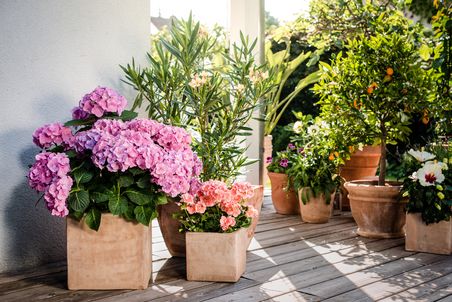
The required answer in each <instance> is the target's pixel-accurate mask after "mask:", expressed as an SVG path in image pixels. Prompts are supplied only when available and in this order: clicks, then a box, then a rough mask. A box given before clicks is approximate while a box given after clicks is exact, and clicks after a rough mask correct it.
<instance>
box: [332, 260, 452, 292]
mask: <svg viewBox="0 0 452 302" xmlns="http://www.w3.org/2000/svg"><path fill="white" fill-rule="evenodd" d="M450 264H451V260H450V259H449V258H446V259H445V260H443V261H440V262H437V263H434V264H431V265H427V266H424V267H421V268H418V269H414V270H411V271H409V272H405V273H403V274H400V275H397V276H394V277H390V278H388V279H384V280H382V281H378V282H375V283H372V284H369V285H366V286H363V287H360V288H358V289H355V290H353V291H350V292H347V293H344V294H342V295H338V296H335V297H333V298H331V299H327V300H325V301H337V300H343V301H346V300H347V301H368V300H369V299H373V300H380V299H383V298H386V297H389V296H391V295H394V294H397V293H399V292H402V291H404V290H405V289H409V288H412V287H415V286H418V285H420V284H423V283H425V282H428V281H430V280H433V279H436V278H439V277H441V276H444V275H447V274H450V273H452V265H450Z"/></svg>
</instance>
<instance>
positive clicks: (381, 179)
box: [378, 122, 386, 186]
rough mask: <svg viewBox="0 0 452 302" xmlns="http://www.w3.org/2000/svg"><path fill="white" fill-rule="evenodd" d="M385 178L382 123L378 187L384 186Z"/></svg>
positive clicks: (383, 130)
mask: <svg viewBox="0 0 452 302" xmlns="http://www.w3.org/2000/svg"><path fill="white" fill-rule="evenodd" d="M385 178H386V127H385V126H384V122H382V126H381V157H380V174H379V176H378V185H379V186H384V185H385Z"/></svg>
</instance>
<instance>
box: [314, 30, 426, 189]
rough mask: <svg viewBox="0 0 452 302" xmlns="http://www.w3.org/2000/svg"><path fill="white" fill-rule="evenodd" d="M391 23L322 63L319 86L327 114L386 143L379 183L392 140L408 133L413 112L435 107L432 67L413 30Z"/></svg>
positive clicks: (358, 134) (362, 136)
mask: <svg viewBox="0 0 452 302" xmlns="http://www.w3.org/2000/svg"><path fill="white" fill-rule="evenodd" d="M385 27H386V26H385V25H384V24H382V25H381V28H380V30H379V31H377V32H376V33H375V34H374V35H369V36H366V35H360V36H359V37H358V38H357V39H354V40H352V41H350V42H349V44H348V45H347V52H346V54H345V55H342V54H339V55H338V56H337V57H336V59H335V60H333V61H332V64H331V66H330V65H327V64H322V66H323V69H324V70H325V74H324V76H323V79H322V80H321V81H320V83H319V84H318V85H316V87H315V90H316V92H317V93H318V94H320V96H321V100H320V104H321V105H322V113H321V116H322V118H324V119H325V120H327V121H329V122H330V123H333V124H334V123H336V124H338V125H340V127H341V128H340V129H339V130H338V131H341V132H343V133H345V137H348V138H350V139H355V142H356V141H359V140H369V139H372V140H374V142H376V143H380V144H381V160H380V175H379V181H378V183H379V185H384V182H385V176H386V154H387V151H386V150H387V149H386V145H387V144H388V143H395V142H396V141H397V140H404V139H406V138H407V136H408V134H409V133H410V129H409V127H408V126H409V123H410V121H411V117H412V114H413V113H417V112H427V111H428V110H434V108H433V107H432V106H433V103H432V102H431V100H432V97H431V89H432V87H434V84H433V82H432V77H431V74H432V71H431V70H426V69H424V68H423V67H424V66H423V61H422V60H421V59H420V57H419V52H418V49H417V45H416V43H414V37H413V35H412V32H410V31H404V30H399V31H395V30H385ZM356 138H358V139H357V140H356Z"/></svg>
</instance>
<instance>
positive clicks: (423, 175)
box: [416, 161, 444, 187]
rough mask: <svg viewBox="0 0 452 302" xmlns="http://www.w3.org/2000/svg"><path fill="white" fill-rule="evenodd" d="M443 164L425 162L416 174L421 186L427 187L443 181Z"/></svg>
mask: <svg viewBox="0 0 452 302" xmlns="http://www.w3.org/2000/svg"><path fill="white" fill-rule="evenodd" d="M442 169H443V164H442V163H441V164H440V163H438V162H432V161H430V162H427V163H426V164H425V165H424V166H423V167H422V168H420V169H419V170H418V171H417V172H416V174H417V177H418V178H419V183H420V184H421V186H424V187H429V186H434V185H436V184H439V183H442V182H443V181H444V174H443V172H442Z"/></svg>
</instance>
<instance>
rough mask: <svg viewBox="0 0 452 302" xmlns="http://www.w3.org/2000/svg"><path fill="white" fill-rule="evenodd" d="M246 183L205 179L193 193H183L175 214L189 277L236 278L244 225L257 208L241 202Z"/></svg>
mask: <svg viewBox="0 0 452 302" xmlns="http://www.w3.org/2000/svg"><path fill="white" fill-rule="evenodd" d="M253 194H254V192H253V188H252V186H251V185H250V184H249V183H234V184H233V185H232V186H231V187H228V185H227V184H226V183H224V182H222V181H218V180H209V181H206V182H204V183H202V184H201V187H200V188H199V190H198V191H197V192H196V193H195V194H189V193H187V194H184V195H182V198H181V211H180V212H179V213H177V214H175V217H176V218H177V219H178V220H179V221H180V223H181V225H182V228H181V231H185V232H186V246H187V254H186V257H187V279H188V280H189V281H218V282H236V281H238V280H239V279H240V276H241V275H242V274H243V273H244V271H245V267H246V249H247V247H248V241H249V239H250V238H252V235H251V236H250V235H249V230H248V229H247V228H248V226H249V225H250V224H251V220H252V219H253V218H255V217H256V216H257V214H258V213H257V210H256V209H255V208H254V207H253V206H250V205H247V204H246V203H245V199H247V198H249V197H250V196H252V195H253Z"/></svg>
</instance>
